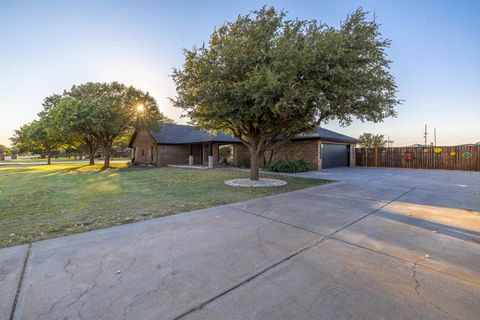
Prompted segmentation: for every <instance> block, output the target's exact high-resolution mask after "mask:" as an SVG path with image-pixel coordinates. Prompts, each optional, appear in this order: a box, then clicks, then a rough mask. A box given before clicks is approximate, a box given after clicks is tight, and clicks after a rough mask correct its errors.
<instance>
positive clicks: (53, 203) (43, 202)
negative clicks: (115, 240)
mask: <svg viewBox="0 0 480 320" xmlns="http://www.w3.org/2000/svg"><path fill="white" fill-rule="evenodd" d="M112 165H113V168H111V169H108V170H100V167H101V164H98V165H94V166H88V165H84V164H78V163H77V164H52V165H50V166H47V165H23V166H3V167H0V247H7V246H12V245H17V244H21V243H28V242H33V241H37V240H42V239H48V238H54V237H58V236H63V235H68V234H72V233H78V232H84V231H88V230H93V229H99V228H105V227H109V226H113V225H120V224H124V223H130V222H134V221H139V220H144V219H150V218H155V217H161V216H166V215H170V214H174V213H178V212H183V211H189V210H194V209H200V208H206V207H211V206H216V205H221V204H225V203H232V202H237V201H242V200H247V199H252V198H256V197H261V196H266V195H271V194H276V193H281V192H286V191H292V190H297V189H301V188H306V187H311V186H315V185H318V184H322V183H326V181H322V180H318V179H303V178H296V177H287V176H284V177H282V179H284V180H286V181H287V182H288V184H287V185H286V186H282V187H276V188H254V189H249V188H235V187H229V186H226V185H225V184H224V181H225V180H226V179H232V178H239V177H247V173H245V172H240V171H233V170H221V169H213V170H194V169H176V168H127V167H126V165H125V164H123V163H113V164H112ZM275 177H278V175H276V176H275Z"/></svg>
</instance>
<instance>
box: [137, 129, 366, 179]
mask: <svg viewBox="0 0 480 320" xmlns="http://www.w3.org/2000/svg"><path fill="white" fill-rule="evenodd" d="M357 143H358V140H356V139H354V138H352V137H348V136H345V135H342V134H339V133H337V132H334V131H331V130H327V129H324V128H318V129H316V130H315V132H312V133H310V134H303V135H299V136H296V137H294V138H293V139H291V141H288V142H286V143H285V144H283V145H281V147H280V148H278V149H277V150H276V151H274V152H273V154H271V153H270V151H267V152H266V153H265V159H266V161H267V162H270V161H271V162H272V163H275V162H281V161H287V160H300V159H303V160H305V161H306V162H307V163H308V165H309V167H310V169H311V170H321V169H322V168H333V167H347V166H352V167H353V166H355V145H356V144H357ZM129 147H130V148H132V149H133V152H132V154H133V159H132V160H133V162H134V163H135V164H153V165H157V166H167V165H206V166H209V167H213V166H217V165H220V164H228V165H233V166H246V167H248V166H249V163H250V154H249V152H248V148H247V147H246V146H245V145H243V144H242V143H241V142H240V140H238V139H237V138H235V137H232V136H230V135H227V134H225V133H223V132H221V131H218V132H217V133H216V134H211V133H209V132H208V131H206V130H202V129H197V128H194V127H192V126H187V125H178V124H164V125H162V126H161V128H160V130H159V131H158V132H153V131H148V130H141V131H138V132H135V133H134V135H133V136H132V139H131V141H130V144H129Z"/></svg>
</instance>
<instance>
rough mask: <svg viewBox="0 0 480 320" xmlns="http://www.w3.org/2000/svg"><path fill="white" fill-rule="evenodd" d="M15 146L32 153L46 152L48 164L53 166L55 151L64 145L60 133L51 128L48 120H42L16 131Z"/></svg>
mask: <svg viewBox="0 0 480 320" xmlns="http://www.w3.org/2000/svg"><path fill="white" fill-rule="evenodd" d="M10 140H11V141H12V143H13V145H14V146H15V147H17V148H19V149H21V150H24V151H25V150H28V151H31V152H36V151H40V152H45V153H46V155H47V164H51V158H52V155H53V153H54V151H56V150H58V149H59V148H60V147H61V146H62V145H63V144H64V141H62V139H61V137H59V136H58V133H57V132H55V131H54V129H52V128H51V127H50V123H49V122H48V119H45V118H40V119H39V120H35V121H32V122H31V123H28V124H26V125H23V126H22V127H20V129H18V130H15V133H14V135H13V137H12V138H10Z"/></svg>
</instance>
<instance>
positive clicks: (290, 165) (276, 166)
mask: <svg viewBox="0 0 480 320" xmlns="http://www.w3.org/2000/svg"><path fill="white" fill-rule="evenodd" d="M265 169H267V170H269V171H273V172H289V173H295V172H304V171H308V163H307V162H306V161H305V160H289V161H285V162H278V163H273V164H270V165H268V166H267V167H266V168H265Z"/></svg>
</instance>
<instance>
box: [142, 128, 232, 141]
mask: <svg viewBox="0 0 480 320" xmlns="http://www.w3.org/2000/svg"><path fill="white" fill-rule="evenodd" d="M150 134H151V135H152V138H153V139H154V140H155V141H156V142H157V143H158V144H184V143H198V142H240V140H239V139H237V138H235V137H233V136H231V135H228V134H226V133H224V132H222V131H217V134H211V133H210V132H208V131H207V130H203V129H197V128H195V127H192V126H187V125H181V124H163V125H162V126H161V128H160V131H157V132H152V131H150Z"/></svg>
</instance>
